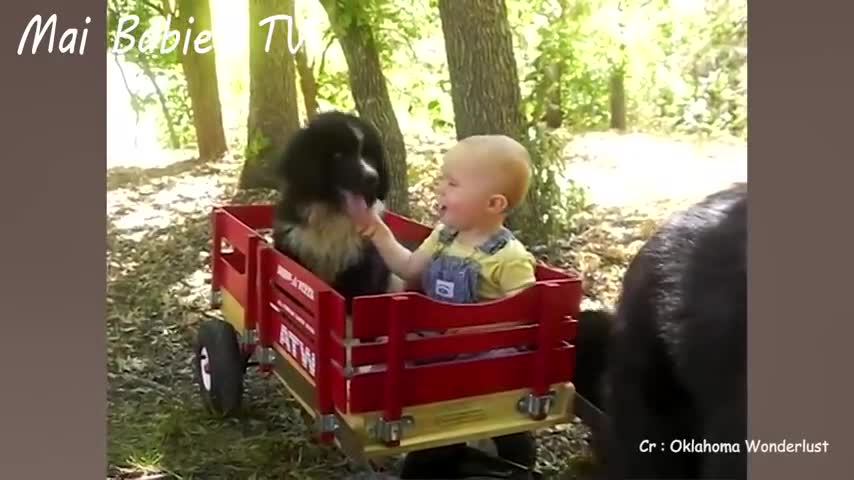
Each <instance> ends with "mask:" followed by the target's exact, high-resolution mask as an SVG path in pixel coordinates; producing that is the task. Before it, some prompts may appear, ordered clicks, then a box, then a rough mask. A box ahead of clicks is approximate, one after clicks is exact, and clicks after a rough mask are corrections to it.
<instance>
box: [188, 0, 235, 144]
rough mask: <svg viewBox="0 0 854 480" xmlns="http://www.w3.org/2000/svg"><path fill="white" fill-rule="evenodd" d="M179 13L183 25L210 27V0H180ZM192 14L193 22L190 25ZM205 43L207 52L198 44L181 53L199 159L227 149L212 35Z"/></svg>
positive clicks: (200, 29)
mask: <svg viewBox="0 0 854 480" xmlns="http://www.w3.org/2000/svg"><path fill="white" fill-rule="evenodd" d="M178 13H179V15H180V22H179V23H181V24H182V26H183V28H182V29H184V30H185V29H186V28H187V27H190V28H192V30H193V32H200V31H202V30H211V26H212V22H211V8H210V1H209V0H178ZM191 16H192V17H193V19H194V22H193V23H192V24H189V25H188V22H189V18H190V17H191ZM206 45H210V46H211V49H210V51H208V52H206V53H202V54H200V53H197V52H196V51H195V48H190V49H188V52H187V54H186V55H184V54H183V52H182V51H181V53H179V55H180V57H181V66H182V67H183V69H184V76H185V77H186V79H187V91H188V92H189V94H190V104H191V105H192V110H193V125H194V127H195V129H196V143H197V144H198V149H199V159H200V160H203V161H207V160H212V159H217V158H220V157H222V155H223V154H225V152H227V151H228V146H227V145H226V142H225V131H224V130H223V127H222V105H221V104H220V100H219V86H218V85H217V75H216V55H215V53H214V49H213V38H211V40H210V43H209V44H206Z"/></svg>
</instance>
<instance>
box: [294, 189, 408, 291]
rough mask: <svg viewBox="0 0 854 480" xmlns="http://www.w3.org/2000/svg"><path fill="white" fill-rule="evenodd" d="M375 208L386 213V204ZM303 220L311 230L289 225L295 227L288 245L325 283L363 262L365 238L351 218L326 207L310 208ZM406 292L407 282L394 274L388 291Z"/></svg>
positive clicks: (378, 211) (319, 205) (374, 209)
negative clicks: (360, 261) (361, 260)
mask: <svg viewBox="0 0 854 480" xmlns="http://www.w3.org/2000/svg"><path fill="white" fill-rule="evenodd" d="M371 209H372V210H373V211H374V212H375V213H377V214H382V212H383V211H384V210H385V205H384V204H383V202H381V201H379V200H378V201H376V202H375V203H374V205H373V206H372V207H371ZM303 218H305V219H306V222H307V223H308V227H302V226H299V225H289V226H290V227H292V228H291V229H290V230H288V232H287V234H286V235H285V242H286V243H287V244H288V245H289V246H290V248H293V249H294V250H295V251H296V254H297V255H298V256H299V257H300V258H302V259H304V260H303V261H305V262H306V268H308V269H309V270H311V271H312V273H314V274H315V275H317V277H319V278H320V279H321V280H323V281H324V282H326V283H332V281H333V280H334V279H335V277H336V276H337V275H338V274H340V273H341V272H343V271H344V270H345V269H347V267H349V266H350V265H353V264H354V263H356V262H358V261H359V259H360V257H361V256H362V251H363V248H364V247H363V246H364V242H365V239H364V238H363V237H362V235H361V234H359V232H358V230H357V229H356V225H355V224H354V223H353V221H352V220H351V219H350V217H349V216H347V215H346V214H345V213H341V212H337V211H332V210H331V209H330V208H329V207H328V206H326V205H322V204H318V205H312V206H310V207H307V208H306V209H305V210H304V213H303ZM404 289H405V282H404V281H403V280H402V279H401V278H399V277H398V276H397V275H395V274H393V273H392V274H391V278H390V282H389V288H388V291H389V292H402V291H403V290H404Z"/></svg>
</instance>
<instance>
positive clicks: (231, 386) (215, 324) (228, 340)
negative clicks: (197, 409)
mask: <svg viewBox="0 0 854 480" xmlns="http://www.w3.org/2000/svg"><path fill="white" fill-rule="evenodd" d="M202 350H205V352H206V353H207V357H209V358H207V360H208V370H209V373H210V390H208V389H207V388H206V387H205V382H204V381H203V380H202V371H201V368H202V366H201V365H202V361H203V360H204V358H203V354H202ZM245 367H246V361H245V355H244V354H243V353H241V351H240V345H239V343H238V341H237V332H236V331H235V330H234V327H232V326H231V324H229V323H228V322H225V321H222V320H207V321H205V322H204V323H202V324H201V326H200V327H199V333H198V335H197V336H196V344H195V346H194V358H193V370H194V373H195V377H196V382H197V383H198V385H199V393H200V394H201V396H202V400H203V401H204V403H205V405H206V406H207V407H208V409H209V410H210V411H211V412H213V413H215V414H217V415H221V416H224V417H229V416H235V415H237V414H238V412H239V411H240V407H241V402H242V400H243V375H244V372H245Z"/></svg>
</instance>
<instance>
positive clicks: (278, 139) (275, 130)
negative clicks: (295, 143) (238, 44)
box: [238, 0, 300, 188]
mask: <svg viewBox="0 0 854 480" xmlns="http://www.w3.org/2000/svg"><path fill="white" fill-rule="evenodd" d="M279 14H284V15H291V17H293V15H294V1H293V0H249V119H248V124H247V142H246V161H245V163H244V165H243V171H242V172H241V174H240V180H239V182H238V186H239V188H276V187H277V186H278V184H277V183H276V181H275V177H274V176H273V174H272V168H273V165H274V163H275V161H276V160H277V158H278V156H279V155H280V154H281V152H282V149H283V148H284V146H285V144H286V143H287V141H288V140H289V139H290V137H291V135H293V133H294V132H296V131H297V130H298V129H299V127H300V124H299V113H298V109H297V91H296V73H295V68H294V60H293V58H292V57H291V53H290V51H289V50H288V45H289V44H288V25H287V22H283V21H276V22H275V23H274V24H273V36H272V39H271V41H270V50H269V51H265V50H264V49H265V47H266V44H267V35H268V33H269V28H270V24H265V25H263V26H261V25H259V23H260V22H261V20H263V19H264V18H267V17H270V16H272V15H279ZM292 43H294V42H293V41H292Z"/></svg>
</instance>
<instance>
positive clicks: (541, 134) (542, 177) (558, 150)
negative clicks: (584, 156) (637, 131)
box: [510, 124, 592, 251]
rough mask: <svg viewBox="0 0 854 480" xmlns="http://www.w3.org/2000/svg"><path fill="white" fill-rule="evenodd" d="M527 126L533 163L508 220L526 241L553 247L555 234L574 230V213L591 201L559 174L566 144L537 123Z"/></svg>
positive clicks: (587, 205)
mask: <svg viewBox="0 0 854 480" xmlns="http://www.w3.org/2000/svg"><path fill="white" fill-rule="evenodd" d="M530 130H531V132H529V134H530V137H531V138H530V139H529V140H528V142H527V145H526V146H527V148H528V151H529V153H530V155H531V164H532V167H533V168H532V170H533V171H532V176H531V185H530V188H529V190H528V196H527V198H526V200H525V202H524V203H523V204H522V205H520V209H519V210H518V211H517V212H514V213H513V215H512V216H511V218H510V223H511V228H513V229H514V230H517V231H518V232H517V234H518V235H519V237H520V239H522V240H523V241H524V242H525V243H526V244H528V245H531V246H539V247H543V248H545V250H546V251H552V250H553V249H554V247H555V245H556V241H557V239H558V238H560V237H561V236H562V235H564V234H566V233H568V232H573V231H574V230H575V228H576V227H577V225H578V224H577V222H576V221H575V218H576V216H577V215H578V214H581V213H584V212H589V210H590V208H591V207H592V205H591V204H590V202H589V200H588V198H587V195H586V192H585V190H584V188H583V187H581V186H580V185H578V184H577V183H576V182H574V181H573V180H571V179H563V178H562V173H563V171H564V170H565V164H564V161H563V155H562V154H563V147H564V146H565V144H564V142H563V141H562V140H561V138H560V137H559V136H558V135H557V134H555V133H553V132H549V131H548V130H547V129H546V128H545V127H544V126H543V125H540V124H536V125H535V126H533V127H532V128H531V129H530Z"/></svg>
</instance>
